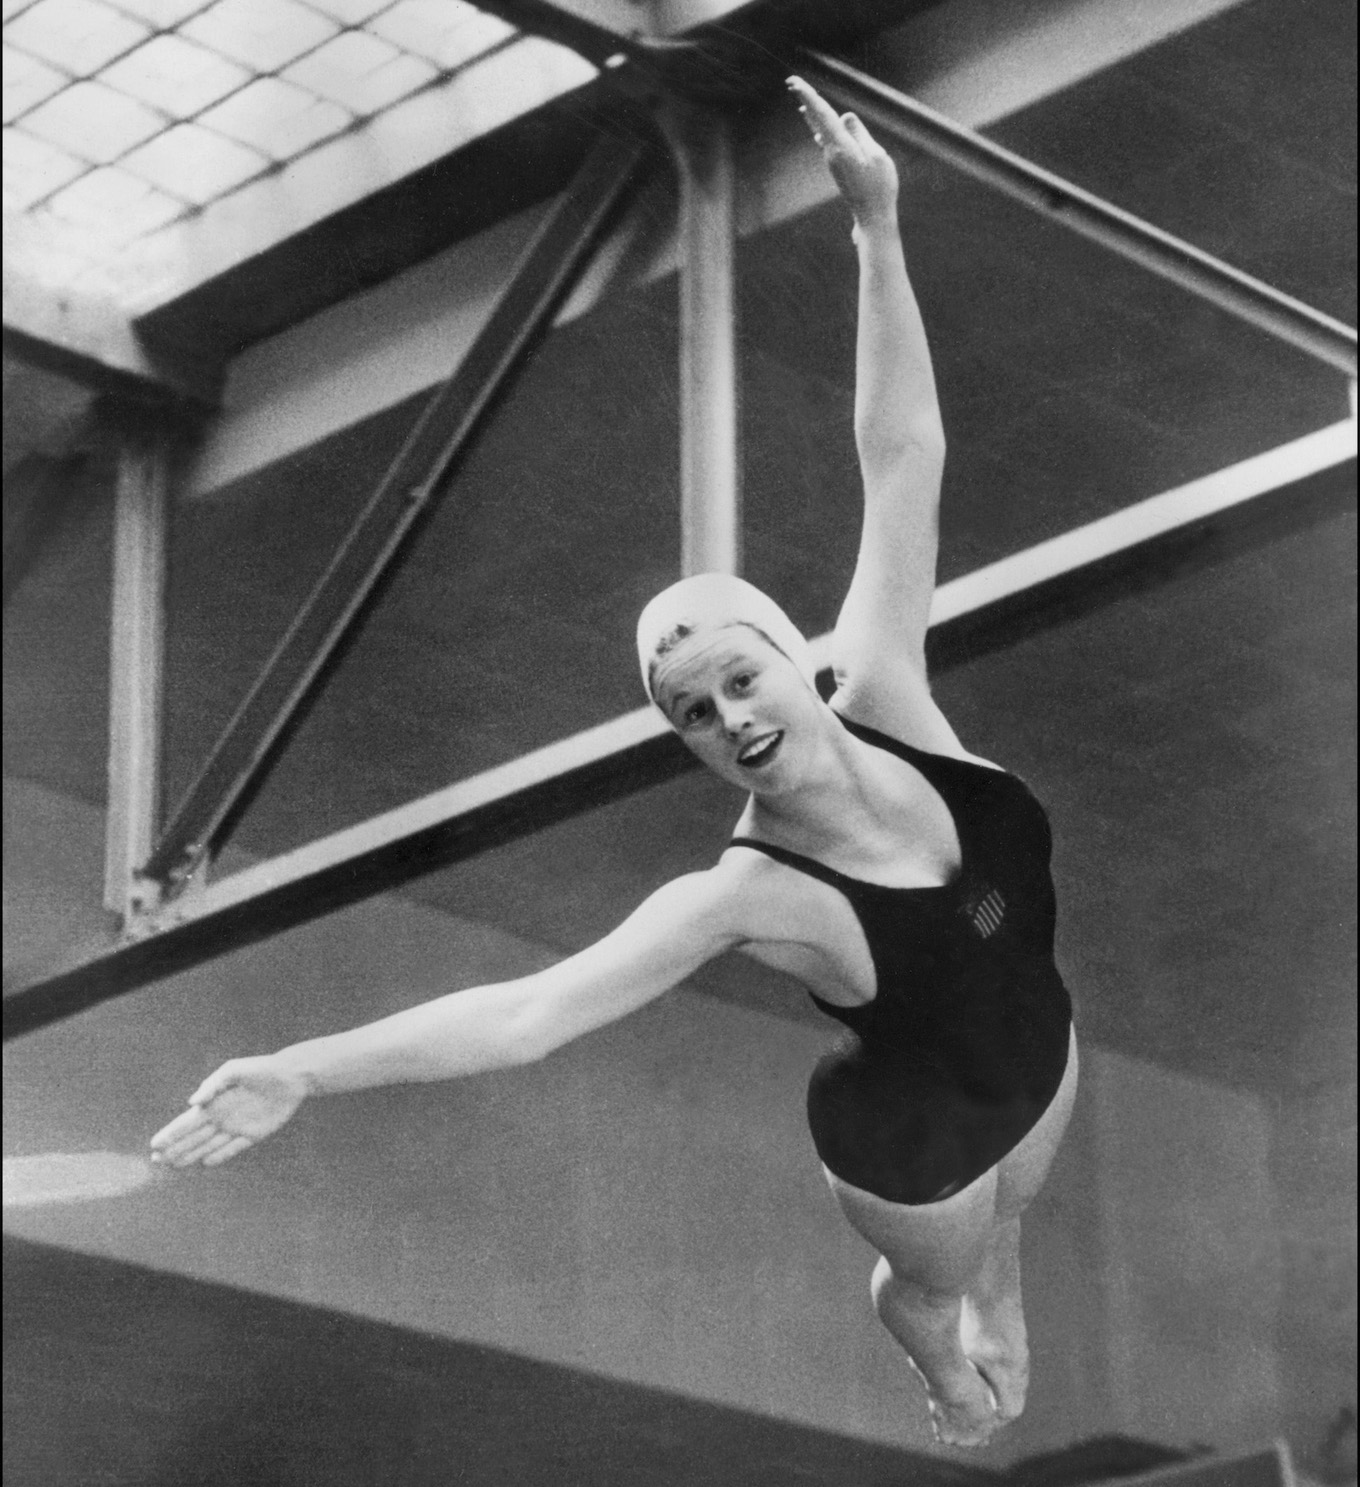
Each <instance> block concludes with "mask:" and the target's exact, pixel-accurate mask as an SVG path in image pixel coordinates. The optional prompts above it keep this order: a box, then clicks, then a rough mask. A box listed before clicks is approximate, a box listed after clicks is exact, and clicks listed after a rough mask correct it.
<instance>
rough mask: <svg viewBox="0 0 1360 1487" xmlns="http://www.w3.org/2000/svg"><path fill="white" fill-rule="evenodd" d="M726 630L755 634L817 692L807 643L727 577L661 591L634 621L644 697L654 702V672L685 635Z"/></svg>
mask: <svg viewBox="0 0 1360 1487" xmlns="http://www.w3.org/2000/svg"><path fill="white" fill-rule="evenodd" d="M728 625H746V626H749V627H750V628H751V629H753V630H758V631H759V632H760V633H761V634H762V635H764V636H765V638H766V639H767V640H769V641H770V642H771V644H773V645H774V646H775V648H776V649H778V650H780V651H782V652H783V653H784V654H785V655H786V656H787V657H788V658H789V660H790V661H792V662H793V664H794V665H795V666H796V667H797V668H798V670H799V671H800V672H801V673H802V675H803V678H804V680H805V681H806V682H807V684H808V686H810V687H811V688H812V689H813V690H814V691H816V689H817V668H816V667H815V666H814V665H813V661H812V651H811V649H810V647H809V646H808V643H807V640H806V639H805V638H804V636H803V633H802V631H801V630H799V628H798V626H797V625H795V624H794V623H793V621H792V620H791V619H790V618H789V617H788V615H786V614H785V613H784V611H783V610H782V609H780V607H779V606H778V605H777V604H776V603H775V602H774V600H773V599H771V598H770V596H769V595H768V594H763V593H761V591H760V590H759V589H758V588H756V586H755V585H754V584H749V583H747V582H746V580H745V579H744V578H734V577H733V576H732V575H731V574H730V573H696V574H695V575H694V577H693V578H682V579H681V580H680V582H679V583H673V584H672V585H671V586H670V588H668V589H662V591H661V592H660V593H659V594H658V595H657V596H656V598H655V599H653V600H651V602H650V603H649V604H648V605H647V607H646V608H645V609H644V610H643V611H642V614H641V615H640V616H639V617H638V626H637V648H638V664H639V665H640V666H641V667H642V685H643V687H644V688H645V689H646V692H647V695H648V697H651V698H652V701H655V700H656V699H655V697H653V696H652V669H653V667H654V666H655V665H656V663H657V661H658V660H659V659H660V657H661V656H663V655H665V653H666V652H667V651H668V650H671V649H673V648H674V647H675V645H676V644H677V643H678V642H679V641H680V640H684V639H686V638H687V637H688V636H689V635H692V634H694V633H696V632H698V631H713V630H721V629H724V628H726V627H727V626H728Z"/></svg>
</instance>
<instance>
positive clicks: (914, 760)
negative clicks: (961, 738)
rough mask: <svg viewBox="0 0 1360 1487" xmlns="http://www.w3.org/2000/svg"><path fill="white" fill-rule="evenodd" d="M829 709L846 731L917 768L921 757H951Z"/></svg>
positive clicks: (932, 758)
mask: <svg viewBox="0 0 1360 1487" xmlns="http://www.w3.org/2000/svg"><path fill="white" fill-rule="evenodd" d="M831 711H832V712H833V713H835V714H836V717H837V718H838V719H839V721H840V724H841V726H842V727H843V728H845V729H846V730H847V732H850V733H853V734H854V735H855V737H856V738H858V739H861V740H862V741H863V742H864V743H867V744H872V745H873V746H874V748H876V749H883V750H885V751H886V752H887V753H889V754H896V755H897V757H898V758H899V759H905V760H906V761H907V763H908V764H914V765H915V766H916V767H917V768H918V769H921V763H920V761H921V760H922V759H927V760H938V759H952V758H953V756H952V755H950V754H932V753H931V752H930V750H929V749H918V748H917V747H916V745H915V744H909V743H905V742H904V741H903V740H902V739H900V738H894V737H893V736H892V734H891V733H882V732H880V731H879V730H878V729H877V728H871V727H870V726H869V725H868V724H867V723H857V722H856V721H855V720H854V718H847V717H846V716H845V714H844V713H838V712H836V709H835V708H834V707H833V708H832V709H831ZM954 762H955V763H959V764H963V763H967V762H968V761H967V760H962V759H960V760H955V761H954ZM921 772H922V774H925V773H926V771H925V770H924V769H922V770H921Z"/></svg>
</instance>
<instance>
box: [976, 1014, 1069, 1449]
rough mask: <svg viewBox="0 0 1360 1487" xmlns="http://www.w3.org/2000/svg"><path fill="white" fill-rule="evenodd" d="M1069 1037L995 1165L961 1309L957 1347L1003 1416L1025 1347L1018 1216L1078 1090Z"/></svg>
mask: <svg viewBox="0 0 1360 1487" xmlns="http://www.w3.org/2000/svg"><path fill="white" fill-rule="evenodd" d="M1077 1074H1078V1058H1077V1043H1076V1035H1075V1034H1073V1035H1072V1038H1071V1041H1070V1043H1069V1047H1068V1058H1067V1069H1066V1071H1065V1072H1064V1074H1063V1080H1062V1083H1061V1085H1059V1087H1058V1092H1057V1094H1056V1095H1054V1097H1053V1100H1052V1102H1051V1103H1050V1105H1049V1107H1048V1109H1047V1110H1046V1111H1044V1114H1043V1116H1042V1117H1041V1118H1040V1120H1039V1122H1038V1124H1037V1125H1036V1126H1035V1127H1034V1129H1033V1130H1032V1131H1031V1132H1030V1133H1029V1134H1028V1135H1027V1136H1026V1137H1025V1139H1024V1140H1023V1141H1022V1142H1021V1143H1020V1145H1019V1146H1017V1147H1016V1148H1015V1150H1014V1151H1013V1152H1011V1153H1010V1154H1009V1155H1008V1156H1007V1157H1006V1158H1005V1159H1004V1160H1003V1161H1002V1162H1001V1164H1000V1166H999V1167H998V1168H997V1193H996V1221H995V1224H994V1226H993V1229H992V1235H991V1242H990V1243H989V1245H988V1247H987V1253H986V1255H985V1256H984V1258H983V1262H982V1266H981V1268H980V1270H979V1272H978V1275H977V1279H976V1280H975V1281H974V1283H973V1285H972V1287H971V1288H970V1290H969V1294H968V1296H967V1297H966V1298H965V1301H964V1309H963V1346H964V1352H965V1353H966V1354H967V1355H968V1357H969V1358H970V1359H971V1360H972V1361H973V1363H974V1364H975V1365H976V1366H977V1368H978V1371H979V1372H980V1373H981V1374H982V1376H983V1377H984V1378H985V1379H986V1380H987V1382H988V1383H989V1384H990V1385H991V1388H992V1392H993V1393H994V1394H995V1395H996V1400H997V1407H998V1411H999V1413H1000V1415H1001V1417H1002V1419H1003V1420H1015V1419H1018V1418H1019V1416H1020V1414H1021V1412H1022V1411H1023V1410H1024V1407H1025V1391H1026V1389H1027V1388H1028V1385H1029V1346H1028V1341H1027V1338H1026V1332H1025V1313H1024V1306H1023V1301H1022V1298H1021V1291H1020V1215H1021V1213H1022V1212H1023V1211H1024V1209H1025V1208H1026V1207H1028V1205H1029V1204H1030V1202H1031V1201H1032V1200H1033V1199H1034V1197H1035V1196H1036V1194H1037V1193H1038V1191H1039V1189H1040V1188H1041V1187H1042V1186H1043V1184H1044V1180H1045V1179H1046V1178H1047V1176H1048V1172H1049V1168H1050V1167H1051V1166H1052V1165H1053V1158H1054V1157H1055V1156H1056V1155H1057V1151H1058V1145H1059V1143H1060V1142H1061V1141H1062V1138H1063V1133H1064V1132H1065V1131H1066V1129H1067V1124H1068V1121H1069V1120H1070V1119H1071V1117H1072V1106H1073V1102H1074V1100H1075V1098H1076V1093H1077Z"/></svg>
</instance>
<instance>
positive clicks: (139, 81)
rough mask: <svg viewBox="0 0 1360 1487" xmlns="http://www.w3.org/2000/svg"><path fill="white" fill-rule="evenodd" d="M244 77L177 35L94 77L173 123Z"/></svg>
mask: <svg viewBox="0 0 1360 1487" xmlns="http://www.w3.org/2000/svg"><path fill="white" fill-rule="evenodd" d="M249 80H250V73H249V72H247V71H246V69H245V68H244V67H238V66H237V65H236V63H235V62H228V61H227V59H226V58H225V57H219V56H218V54H217V53H216V52H210V51H207V50H206V49H205V48H203V47H201V46H195V45H194V43H193V42H192V41H185V40H184V38H183V37H182V36H169V35H166V36H156V37H153V38H152V39H151V40H150V41H148V42H147V43H146V45H145V46H139V47H138V48H137V50H136V51H135V52H129V53H128V55H127V56H126V57H121V58H119V60H118V61H117V62H115V63H114V64H113V66H112V67H106V68H105V69H104V71H103V72H102V73H101V74H100V81H101V82H104V83H107V84H108V85H109V86H110V87H111V88H117V89H118V91H119V92H120V93H130V94H131V95H132V96H133V97H134V98H139V99H141V101H142V102H143V103H149V104H150V105H151V106H152V107H153V108H158V109H160V110H161V111H162V112H163V113H167V114H170V115H171V116H172V117H174V118H177V119H184V118H189V117H191V116H192V115H194V114H197V113H200V112H201V111H202V110H203V109H205V108H207V107H208V106H209V105H210V104H213V103H216V102H217V100H218V99H219V98H224V97H225V96H226V95H227V94H228V93H231V92H234V91H235V90H236V89H237V88H239V87H240V86H241V85H242V84H243V83H246V82H248V81H249Z"/></svg>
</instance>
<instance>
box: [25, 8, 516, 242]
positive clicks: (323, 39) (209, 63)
mask: <svg viewBox="0 0 1360 1487" xmlns="http://www.w3.org/2000/svg"><path fill="white" fill-rule="evenodd" d="M3 3H4V104H5V114H4V147H5V175H4V180H5V188H4V203H5V212H6V215H7V217H8V216H12V215H14V214H23V215H26V216H28V217H30V218H36V217H41V218H42V222H41V224H38V223H36V222H35V223H34V226H35V228H37V227H38V226H40V227H41V232H42V234H43V238H44V241H46V240H47V239H49V238H52V237H53V235H54V234H56V235H60V234H61V233H62V232H65V233H66V234H67V236H68V238H69V239H70V241H69V243H68V244H67V247H68V248H69V252H70V254H71V255H73V256H74V257H79V256H80V254H81V252H82V251H85V252H86V256H87V257H89V258H90V259H91V260H92V261H93V260H97V259H99V258H100V256H101V255H104V254H106V253H107V252H108V251H109V250H110V245H111V244H121V245H124V247H125V246H126V244H127V243H128V242H129V241H131V240H133V239H135V238H136V237H138V236H139V235H142V234H145V233H150V232H155V231H157V230H158V229H160V228H162V227H165V226H167V225H169V224H170V223H172V222H174V221H175V220H177V219H179V218H183V217H187V216H189V215H192V214H193V213H194V212H196V211H199V210H201V209H202V208H204V207H206V206H208V205H210V204H211V203H212V202H214V201H216V200H218V199H220V198H221V197H223V196H225V195H227V194H229V193H230V192H232V191H235V190H238V189H239V188H240V187H241V186H243V185H245V184H247V183H248V182H249V181H251V180H253V179H256V178H258V177H259V176H260V175H262V174H266V173H268V172H270V171H273V170H277V169H279V168H280V167H281V166H283V165H286V164H287V163H288V162H289V161H291V160H293V159H296V158H297V157H298V156H299V155H301V154H303V153H305V152H306V151H308V150H311V149H314V148H316V147H317V146H318V145H320V144H322V143H324V142H325V141H327V140H329V139H333V138H335V137H336V136H337V135H340V134H342V133H343V132H344V131H345V130H347V129H351V128H354V127H355V126H356V125H358V124H360V123H362V122H363V121H364V120H366V119H368V118H371V117H373V116H375V115H376V114H379V113H381V112H382V111H383V110H385V109H387V108H390V107H392V106H393V105H394V104H395V103H398V102H399V101H400V100H401V99H403V98H406V97H409V96H411V95H412V94H414V93H417V92H419V91H421V90H422V89H425V88H429V87H431V86H434V85H436V84H438V83H441V82H443V81H445V80H446V79H447V78H449V77H450V76H451V75H453V74H455V73H459V72H463V71H466V70H471V69H473V68H475V67H476V66H477V65H478V64H479V63H480V62H481V61H482V60H483V59H489V58H490V57H491V55H492V54H495V53H498V52H500V51H501V50H503V49H504V48H505V47H507V46H510V45H512V44H514V43H515V42H517V41H518V40H520V36H519V33H518V32H516V31H515V30H514V28H513V27H511V26H509V25H507V24H506V23H505V22H504V21H501V20H499V19H498V18H496V17H493V16H489V15H487V14H486V13H485V12H482V11H479V10H477V9H476V7H475V6H473V5H471V4H467V3H465V0H3ZM474 112H475V111H474ZM82 241H83V243H84V248H83V249H82Z"/></svg>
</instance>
